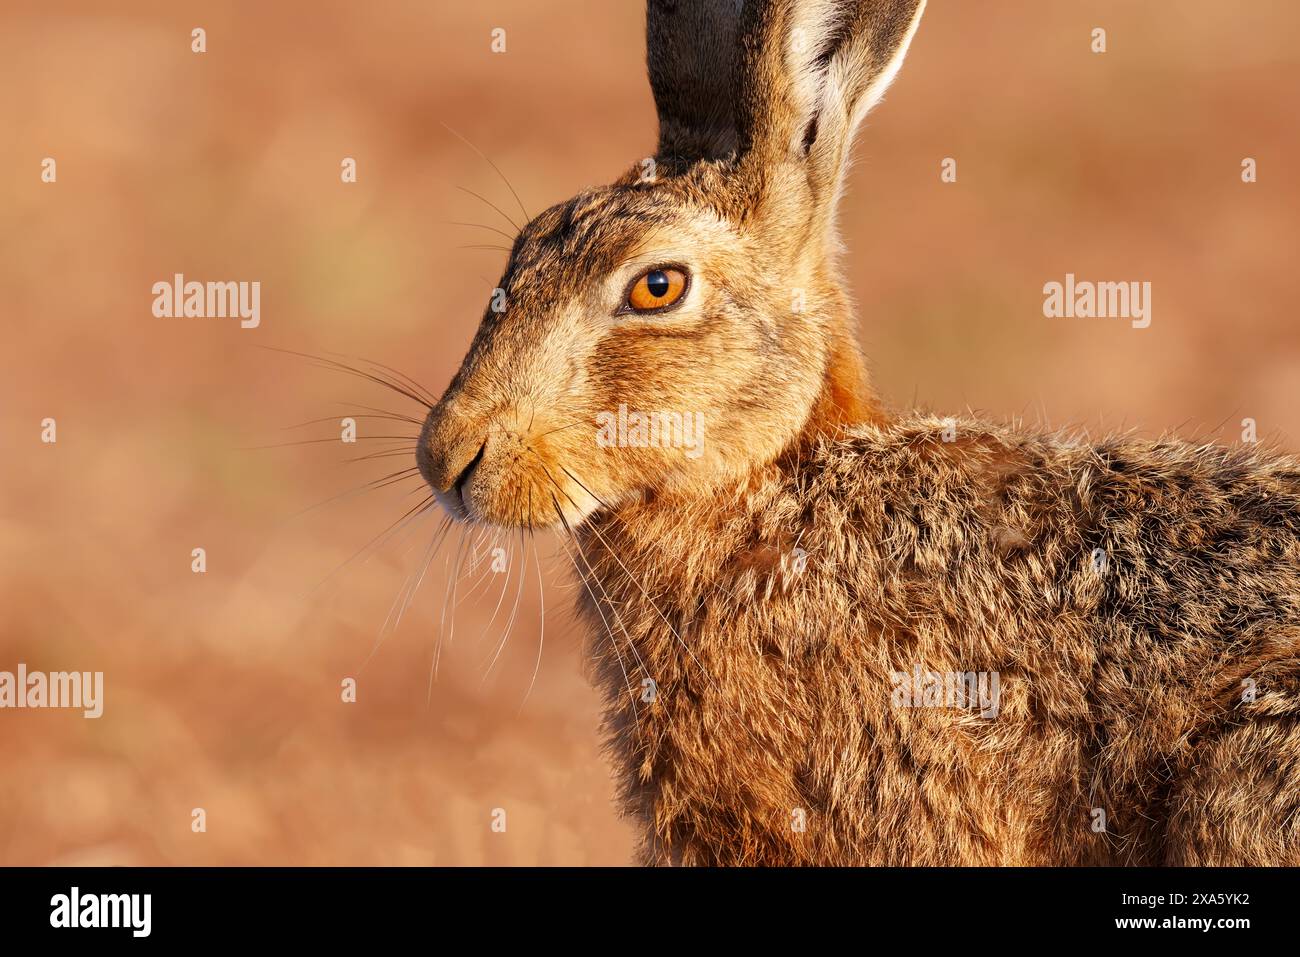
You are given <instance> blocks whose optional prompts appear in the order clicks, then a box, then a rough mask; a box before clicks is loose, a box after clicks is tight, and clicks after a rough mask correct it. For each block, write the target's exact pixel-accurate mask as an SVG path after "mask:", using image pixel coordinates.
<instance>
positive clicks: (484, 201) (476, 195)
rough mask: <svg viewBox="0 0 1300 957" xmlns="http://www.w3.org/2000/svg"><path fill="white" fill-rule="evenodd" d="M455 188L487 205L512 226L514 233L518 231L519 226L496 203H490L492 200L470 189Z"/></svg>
mask: <svg viewBox="0 0 1300 957" xmlns="http://www.w3.org/2000/svg"><path fill="white" fill-rule="evenodd" d="M456 188H457V189H458V190H460V191H461V192H462V193H469V195H471V196H473V197H474V198H475V199H477V200H478V201H479V202H483V203H487V204H488V205H489V206H491V207H492V208H493V209H495V210H496V211H497V212H498V213H499V214H500V215H501V217H502V218H503V219H504V220H505V221H506V222H507V223H509V224H510V225H511V226H513V227H514V228H515V230H516V231H518V229H519V224H518V223H516V222H515V221H514V220H513V219H511V218H510V217H509V216H507V215H506V214H505V211H504V210H503V209H502V208H501V207H500V206H498V205H497V204H496V203H494V202H492V200H490V199H488V198H487V197H486V196H480V195H479V194H478V193H476V192H474V191H473V190H472V189H466V188H465V187H464V186H457V187H456Z"/></svg>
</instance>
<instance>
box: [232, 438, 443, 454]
mask: <svg viewBox="0 0 1300 957" xmlns="http://www.w3.org/2000/svg"><path fill="white" fill-rule="evenodd" d="M380 439H388V440H390V441H398V440H401V441H403V442H414V441H416V440H417V439H419V436H418V435H358V436H354V437H353V441H356V442H377V441H379V440H380ZM326 442H340V443H343V444H345V445H347V444H350V443H344V442H343V440H342V439H340V438H339V437H338V436H337V435H332V436H330V437H329V438H325V439H298V440H296V441H294V442H276V443H274V444H272V445H246V446H243V447H241V448H238V449H236V450H235V451H237V452H260V451H264V450H266V449H291V448H293V447H294V446H297V445H323V444H324V443H326ZM411 449H412V451H414V449H415V447H414V446H412V447H411Z"/></svg>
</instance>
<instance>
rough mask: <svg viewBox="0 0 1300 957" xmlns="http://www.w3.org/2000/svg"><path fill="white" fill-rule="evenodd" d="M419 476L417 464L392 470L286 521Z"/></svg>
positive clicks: (333, 496)
mask: <svg viewBox="0 0 1300 957" xmlns="http://www.w3.org/2000/svg"><path fill="white" fill-rule="evenodd" d="M418 477H420V469H419V468H418V467H417V466H414V465H412V466H411V467H410V468H409V469H402V470H401V471H400V472H392V473H390V474H389V475H385V476H383V477H382V478H377V479H374V480H372V481H369V482H367V483H366V484H365V485H362V486H361V487H360V488H354V489H349V490H348V491H346V492H340V493H339V494H338V495H332V496H330V497H329V498H327V499H325V500H324V501H323V502H317V503H316V504H315V505H308V506H307V507H306V508H304V509H303V510H302V511H300V512H294V513H293V514H292V515H290V516H289V517H288V518H287V519H285V521H288V520H290V519H294V518H298V517H300V516H302V515H306V514H307V513H308V512H310V511H312V510H314V509H318V508H321V507H322V506H325V505H329V504H330V503H331V502H337V501H340V500H342V499H345V498H352V497H353V496H354V495H360V494H362V493H363V492H373V491H374V490H376V489H381V488H386V487H387V486H389V485H396V484H398V483H400V482H404V481H407V480H408V479H413V478H418Z"/></svg>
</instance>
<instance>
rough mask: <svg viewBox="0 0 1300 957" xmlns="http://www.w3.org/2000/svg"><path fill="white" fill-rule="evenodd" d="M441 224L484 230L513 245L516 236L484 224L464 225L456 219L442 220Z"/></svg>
mask: <svg viewBox="0 0 1300 957" xmlns="http://www.w3.org/2000/svg"><path fill="white" fill-rule="evenodd" d="M442 223H443V225H444V226H469V227H471V228H473V229H486V230H489V231H491V232H494V233H496V234H497V235H498V236H504V237H505V238H506V241H507V242H510V243H513V242H514V241H515V237H516V236H517V235H518V233H515V234H514V235H512V234H510V233H508V232H506V231H505V230H504V229H497V228H496V227H495V226H489V225H487V224H486V223H465V222H461V221H460V220H456V219H444V220H443V221H442Z"/></svg>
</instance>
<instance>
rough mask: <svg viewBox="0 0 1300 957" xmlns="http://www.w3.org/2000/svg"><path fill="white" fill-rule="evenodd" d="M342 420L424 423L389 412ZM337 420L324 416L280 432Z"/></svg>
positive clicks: (337, 419)
mask: <svg viewBox="0 0 1300 957" xmlns="http://www.w3.org/2000/svg"><path fill="white" fill-rule="evenodd" d="M358 408H365V406H358ZM343 418H349V419H384V420H387V421H390V422H410V423H411V424H413V425H421V426H422V425H424V423H423V422H421V421H420V420H419V419H413V418H411V417H410V416H409V415H394V414H393V413H391V412H385V413H383V414H373V415H366V414H364V413H363V414H358V413H356V412H353V413H351V414H349V415H347V416H344V417H343ZM339 419H340V416H337V415H327V416H324V417H322V418H319V419H308V420H307V421H306V422H298V423H296V424H294V425H286V426H285V427H284V428H283V429H281V431H282V432H290V431H292V430H294V429H305V428H306V427H307V426H309V425H320V424H321V423H322V422H338V421H339Z"/></svg>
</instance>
